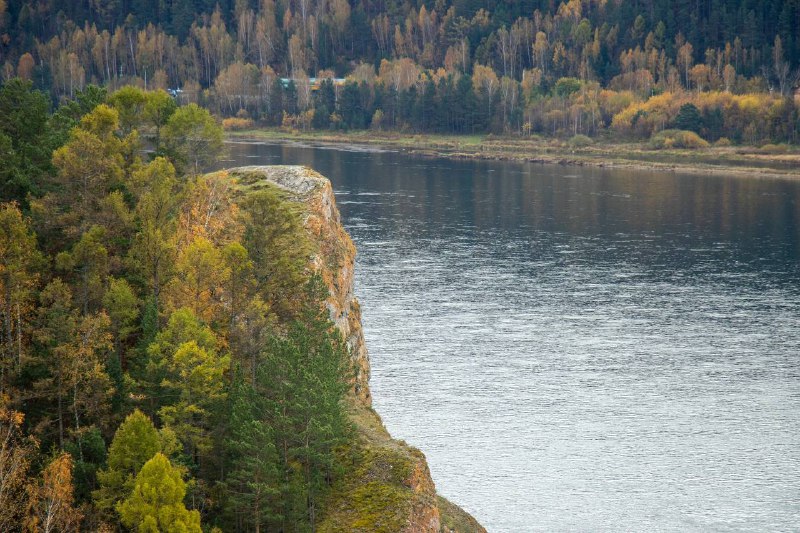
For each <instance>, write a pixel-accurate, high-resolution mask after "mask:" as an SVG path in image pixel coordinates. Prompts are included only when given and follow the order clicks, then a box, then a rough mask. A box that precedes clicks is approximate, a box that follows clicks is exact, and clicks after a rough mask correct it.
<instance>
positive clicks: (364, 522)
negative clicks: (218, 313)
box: [228, 166, 485, 533]
mask: <svg viewBox="0 0 800 533" xmlns="http://www.w3.org/2000/svg"><path fill="white" fill-rule="evenodd" d="M228 172H229V174H230V175H231V176H232V177H234V178H236V179H238V180H240V182H243V183H246V184H247V185H248V187H255V188H257V186H258V184H259V183H265V184H266V183H269V184H272V185H276V186H278V187H280V188H281V189H283V190H284V191H286V192H287V193H288V195H289V197H290V198H291V199H292V200H294V201H297V202H298V204H299V205H300V207H301V209H302V211H303V213H304V215H305V228H306V231H308V232H309V235H310V236H311V238H312V241H313V242H314V243H315V244H316V253H315V255H314V257H313V258H312V266H313V268H314V269H315V270H316V271H317V272H319V273H320V275H321V276H322V278H323V279H324V281H325V283H326V284H327V286H328V288H329V297H328V299H327V306H328V310H329V312H330V317H331V320H332V321H333V322H334V324H335V325H336V327H337V328H338V329H339V331H341V333H342V335H343V336H344V338H345V339H346V341H347V346H348V348H349V350H350V355H351V358H352V362H353V367H354V370H355V375H354V378H353V395H352V398H351V399H350V402H349V403H350V405H349V411H350V416H351V419H352V420H353V421H354V423H355V425H356V428H357V433H358V438H357V442H356V444H355V446H354V449H353V450H351V452H352V454H351V455H352V457H353V465H352V468H348V472H347V474H346V475H345V476H344V479H343V480H342V481H341V482H340V483H339V484H338V485H337V486H336V487H334V490H333V495H332V497H331V502H330V503H329V505H328V506H327V509H326V511H325V516H324V518H323V520H322V521H321V523H320V526H319V530H320V531H341V532H356V531H363V532H370V533H376V532H386V533H394V532H399V531H402V532H408V533H416V532H439V531H448V532H449V531H460V532H465V533H466V532H469V531H485V530H484V529H483V528H482V527H481V526H480V525H479V524H478V523H477V522H476V521H475V519H474V518H472V517H471V516H469V515H468V514H467V513H466V512H464V511H463V510H461V509H460V508H458V507H457V506H455V505H453V504H451V503H450V502H447V501H446V500H444V499H443V498H441V497H438V496H437V495H436V488H435V486H434V483H433V480H432V479H431V476H430V471H429V469H428V464H427V462H426V461H425V456H424V455H423V454H422V452H420V451H419V450H417V449H415V448H413V447H411V446H408V445H407V444H406V443H404V442H402V441H396V440H393V439H392V438H391V436H390V435H389V433H388V432H387V431H386V429H385V428H384V427H383V424H382V422H381V420H380V417H379V416H378V415H377V413H375V411H374V410H372V408H371V404H372V396H371V394H370V391H369V374H370V366H369V355H368V353H367V347H366V344H365V342H364V333H363V330H362V327H361V308H360V306H359V303H358V299H357V298H356V297H355V295H354V294H353V275H354V265H355V255H356V249H355V246H354V245H353V241H352V240H351V239H350V236H349V235H348V234H347V232H346V231H345V230H344V228H343V227H342V224H341V220H340V217H339V210H338V209H337V208H336V200H335V198H334V194H333V188H332V187H331V183H330V181H328V179H326V178H324V177H323V176H321V175H320V174H318V173H317V172H315V171H313V170H311V169H309V168H307V167H301V166H252V167H239V168H235V169H231V170H229V171H228Z"/></svg>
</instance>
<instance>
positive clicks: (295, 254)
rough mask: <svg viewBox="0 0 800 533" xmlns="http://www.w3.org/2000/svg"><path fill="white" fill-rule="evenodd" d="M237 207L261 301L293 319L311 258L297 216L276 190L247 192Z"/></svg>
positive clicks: (308, 246) (270, 188) (283, 316)
mask: <svg viewBox="0 0 800 533" xmlns="http://www.w3.org/2000/svg"><path fill="white" fill-rule="evenodd" d="M240 205H241V207H242V210H243V212H244V215H245V216H244V222H245V231H244V237H243V239H242V244H244V246H245V248H246V249H247V252H248V255H249V256H250V258H251V260H252V261H253V268H254V274H255V277H256V280H257V281H258V284H259V290H260V292H261V294H262V295H263V299H264V300H265V301H266V302H268V303H269V304H270V305H271V306H273V308H274V310H275V311H276V312H277V313H278V314H279V316H281V317H282V318H289V317H291V316H294V313H296V312H297V310H298V307H297V306H298V304H299V302H300V301H301V297H300V295H301V287H302V285H303V283H304V282H305V279H306V276H305V269H306V265H307V264H308V260H309V258H310V255H311V247H310V245H309V243H308V240H307V237H306V236H305V233H304V231H303V229H302V221H301V218H300V214H299V212H298V211H297V209H296V207H294V206H292V203H291V202H290V201H287V199H286V198H285V196H284V195H283V193H282V192H280V190H279V189H277V188H276V187H268V188H266V189H263V190H260V191H257V192H253V193H250V194H249V195H247V197H246V198H245V199H244V200H243V201H242V202H241V203H240Z"/></svg>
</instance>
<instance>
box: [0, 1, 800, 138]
mask: <svg viewBox="0 0 800 533" xmlns="http://www.w3.org/2000/svg"><path fill="white" fill-rule="evenodd" d="M0 9H2V8H0ZM0 20H2V22H0V24H2V28H3V30H2V31H3V32H5V39H3V42H4V43H5V44H2V45H0V50H1V51H2V52H1V53H2V55H1V56H0V63H2V64H3V74H2V75H3V76H4V77H5V78H6V79H8V78H10V77H12V76H15V75H18V76H20V77H22V78H25V79H31V80H33V81H34V83H35V84H36V86H37V87H39V88H41V89H43V90H47V91H49V92H50V93H51V94H52V95H53V97H54V98H55V99H58V98H62V97H64V96H68V97H71V96H73V95H74V94H75V92H76V91H78V90H81V89H82V88H84V87H85V86H86V85H87V84H89V83H94V84H99V85H105V86H108V87H111V88H117V87H121V86H123V85H127V84H132V85H137V86H140V87H143V88H148V89H153V88H162V89H167V88H172V89H180V90H181V91H182V92H181V93H180V98H181V99H182V100H181V101H182V102H198V103H201V104H202V105H205V106H206V107H209V108H211V109H213V110H214V111H216V112H217V113H219V114H222V115H227V116H238V117H240V118H242V119H243V120H248V119H249V120H253V121H258V122H262V123H266V124H272V125H286V126H291V127H301V128H311V127H314V128H364V127H373V128H389V129H399V130H409V131H430V132H453V133H472V132H497V133H516V134H530V133H542V134H550V135H552V134H555V135H575V134H578V133H582V134H587V135H595V134H597V133H602V132H604V131H606V130H607V129H609V128H614V130H613V131H614V134H616V135H618V134H620V133H624V134H626V135H633V136H636V137H639V136H643V135H646V136H648V135H650V134H652V133H653V132H654V131H656V130H660V129H664V128H668V127H672V126H674V122H675V120H676V119H677V113H678V111H679V110H680V108H681V107H682V106H683V105H684V104H692V105H693V106H694V107H695V109H696V110H697V111H699V113H700V115H701V121H698V122H697V123H696V127H695V128H694V129H695V130H696V131H697V132H698V133H701V134H704V135H705V136H706V137H707V138H708V139H709V140H712V141H713V140H715V139H716V138H719V137H727V138H729V139H731V140H732V141H734V142H738V141H741V142H759V141H765V140H772V141H776V142H777V141H794V140H796V138H797V130H798V126H797V124H796V116H795V115H796V111H795V107H796V105H795V101H794V99H793V98H792V97H791V96H792V95H793V94H794V91H795V88H796V85H797V83H798V79H799V78H800V75H799V74H798V65H799V64H800V36H799V34H798V32H797V28H798V27H800V1H799V0H786V1H766V2H759V1H755V0H736V1H734V0H704V1H686V0H671V1H652V0H651V1H645V0H642V1H635V2H629V1H624V2H623V1H620V0H583V1H581V0H569V1H565V2H554V1H552V0H548V1H544V0H526V1H519V2H512V1H498V2H479V1H475V0H457V1H455V2H452V1H447V0H437V1H435V2H427V3H426V2H409V1H405V2H403V1H381V2H377V1H370V0H361V1H348V0H291V1H289V0H259V1H256V0H237V1H235V2H234V1H230V0H223V1H220V2H217V1H213V2H212V1H210V0H209V1H205V2H204V1H201V2H178V1H164V0H159V1H155V0H130V1H117V2H96V1H89V0H86V1H77V2H69V3H62V2H54V1H51V2H49V3H48V2H46V1H44V2H37V3H34V2H25V1H19V0H17V1H13V0H12V1H10V2H9V4H8V7H7V12H6V13H5V15H4V16H3V17H2V18H1V19H0ZM309 77H316V78H337V77H338V78H342V77H346V78H347V79H348V80H349V83H348V84H347V85H345V86H343V87H342V86H337V87H335V88H332V87H330V88H329V87H322V88H320V89H319V90H312V84H311V83H310V82H309ZM281 78H282V79H283V81H281ZM287 80H292V83H288V81H287ZM313 89H316V87H314V88H313ZM330 89H335V90H333V91H331V90H330ZM702 93H711V94H713V95H716V96H712V97H701V96H698V95H700V94H702ZM653 97H657V98H659V99H658V100H656V101H654V102H650V100H651V99H652V98H653ZM623 112H624V113H623ZM621 113H622V115H621V117H620V118H619V119H615V117H616V116H617V115H619V114H621ZM628 115H630V117H628ZM629 119H630V120H629ZM242 124H244V125H246V124H247V123H246V122H244V123H242Z"/></svg>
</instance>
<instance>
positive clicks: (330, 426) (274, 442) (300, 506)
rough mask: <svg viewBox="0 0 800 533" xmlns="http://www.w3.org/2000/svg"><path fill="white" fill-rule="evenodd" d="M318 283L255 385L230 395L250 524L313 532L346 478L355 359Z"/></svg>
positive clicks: (237, 496) (238, 489) (264, 361)
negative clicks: (343, 453)
mask: <svg viewBox="0 0 800 533" xmlns="http://www.w3.org/2000/svg"><path fill="white" fill-rule="evenodd" d="M326 294H327V289H326V288H325V287H324V285H323V284H322V281H321V280H320V279H319V278H318V277H313V278H312V279H311V280H310V281H309V283H308V284H307V285H306V289H305V295H304V296H305V300H306V304H305V305H304V306H303V309H302V310H301V312H300V316H299V317H298V318H297V319H296V320H294V321H292V323H291V324H290V325H289V328H288V332H287V334H286V336H285V337H273V338H272V339H271V340H270V341H269V342H268V343H267V346H266V347H265V349H264V352H263V354H262V358H261V363H260V366H259V368H258V369H257V372H256V381H255V384H254V385H250V384H247V383H246V382H245V379H244V378H243V377H242V376H239V377H238V378H237V380H236V382H235V385H234V390H233V394H232V395H231V400H232V407H231V413H232V416H231V438H229V439H228V450H229V453H230V454H231V461H232V467H231V474H230V476H229V484H230V486H231V505H232V507H233V512H234V514H235V515H237V516H239V517H240V520H242V521H243V522H244V523H246V524H249V525H253V524H254V523H255V522H258V523H259V524H264V525H267V526H268V528H267V529H268V530H269V529H270V527H269V526H271V527H274V528H276V529H281V530H283V531H306V530H308V529H311V530H313V529H314V525H315V523H316V520H317V519H318V513H319V511H320V503H321V502H322V500H323V498H324V495H325V493H326V491H327V488H328V487H329V486H330V485H331V483H332V482H333V480H334V479H336V478H337V477H338V476H339V475H340V470H341V465H340V463H339V459H338V458H337V454H336V453H335V452H336V450H337V448H339V447H340V446H342V445H344V444H345V443H347V442H348V440H349V439H350V438H351V432H352V430H351V428H350V424H349V422H348V420H347V417H346V415H345V411H344V406H343V401H344V396H345V394H346V393H347V390H348V388H349V385H348V378H349V377H350V375H351V372H350V371H349V357H348V353H347V349H346V347H345V345H344V342H343V341H342V339H341V336H340V335H339V334H338V332H336V331H335V330H334V329H333V326H332V324H331V322H330V320H329V319H328V316H327V310H326V308H325V307H324V305H321V302H322V301H323V299H324V296H325V295H326Z"/></svg>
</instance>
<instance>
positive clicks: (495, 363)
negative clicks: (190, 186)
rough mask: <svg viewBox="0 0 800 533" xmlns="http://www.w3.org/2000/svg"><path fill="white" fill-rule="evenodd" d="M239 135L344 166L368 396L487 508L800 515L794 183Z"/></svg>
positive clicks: (456, 494) (796, 521) (248, 159)
mask: <svg viewBox="0 0 800 533" xmlns="http://www.w3.org/2000/svg"><path fill="white" fill-rule="evenodd" d="M230 148H231V159H232V161H229V162H226V164H228V165H230V166H238V165H250V164H305V165H309V166H311V167H312V168H314V169H315V170H317V171H319V172H320V173H322V174H323V175H325V176H327V177H328V178H330V179H331V181H332V182H333V186H334V190H335V192H336V197H337V202H338V205H339V208H340V211H341V213H342V220H343V223H344V225H345V227H346V228H347V230H348V231H349V233H350V235H351V236H352V238H353V240H354V241H355V243H356V246H357V247H358V259H357V265H356V284H357V285H356V294H357V295H358V297H359V298H360V300H361V303H362V309H363V324H364V331H365V335H366V341H367V347H368V349H369V352H370V356H371V362H372V380H371V388H372V393H373V397H374V407H375V409H376V410H377V411H378V412H379V413H380V414H381V416H382V417H383V420H384V422H385V424H386V427H387V429H388V430H389V431H390V432H391V433H392V435H393V436H394V437H396V438H400V439H404V440H406V441H407V442H409V443H410V444H412V445H414V446H416V447H418V448H420V449H421V450H422V451H423V452H424V453H425V455H426V456H427V458H428V462H429V464H430V468H431V472H432V475H433V479H434V481H435V482H436V486H437V489H438V490H439V492H440V493H441V494H443V495H444V496H446V497H447V498H449V499H451V500H452V501H454V502H456V503H458V504H459V505H461V506H462V507H464V508H465V509H466V510H468V511H469V512H471V513H472V514H473V515H474V516H475V517H476V518H477V519H478V520H479V521H480V522H481V523H482V524H483V525H484V526H486V528H487V529H488V530H489V531H491V532H509V533H512V532H513V533H516V532H528V531H789V530H796V528H797V527H798V526H799V525H800V360H799V359H798V357H800V321H799V319H800V263H798V259H800V182H792V181H780V180H767V179H748V178H726V177H720V176H713V177H705V176H686V175H675V174H666V173H655V172H652V173H649V172H643V171H623V170H604V169H585V168H570V167H558V166H542V165H535V164H522V163H512V162H496V161H492V162H485V161H454V160H445V159H427V158H418V157H413V156H409V155H405V154H401V153H393V152H376V151H368V150H358V149H352V150H347V149H329V148H312V147H308V146H302V145H266V144H232V145H230Z"/></svg>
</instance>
